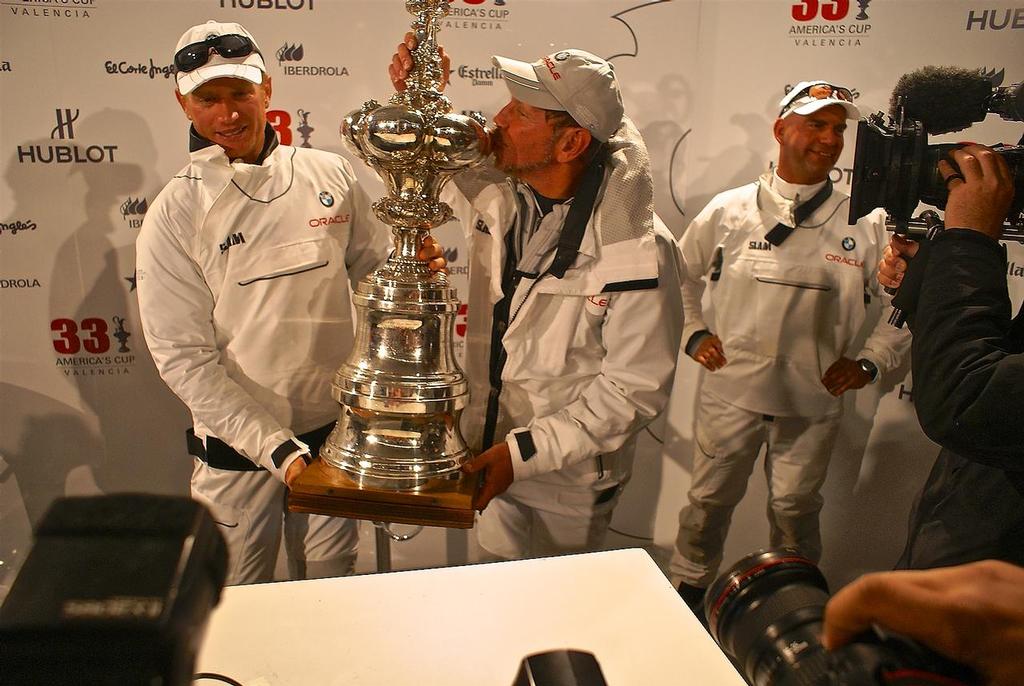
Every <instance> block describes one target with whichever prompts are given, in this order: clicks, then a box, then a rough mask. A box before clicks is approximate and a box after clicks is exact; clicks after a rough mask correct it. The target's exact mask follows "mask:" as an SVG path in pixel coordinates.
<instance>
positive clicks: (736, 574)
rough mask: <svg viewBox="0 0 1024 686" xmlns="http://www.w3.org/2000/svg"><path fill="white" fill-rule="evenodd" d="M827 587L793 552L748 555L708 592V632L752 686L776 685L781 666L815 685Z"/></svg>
mask: <svg viewBox="0 0 1024 686" xmlns="http://www.w3.org/2000/svg"><path fill="white" fill-rule="evenodd" d="M826 602H828V584H827V583H826V582H825V577H824V576H822V574H821V572H820V571H819V570H818V568H817V567H816V566H815V565H814V563H813V562H811V561H810V560H808V559H806V558H805V557H803V556H801V555H800V554H799V553H796V552H795V551H789V550H772V551H762V552H758V553H754V554H753V555H748V556H747V557H745V558H743V559H742V560H740V561H739V562H737V563H736V564H735V565H734V566H733V567H732V568H731V569H730V570H729V571H727V572H726V573H724V574H723V575H722V576H720V577H719V578H718V579H717V580H716V581H715V583H713V584H712V585H711V587H710V588H709V589H708V593H707V595H706V596H705V598H704V610H705V613H706V615H707V618H708V628H709V629H710V631H711V635H712V636H714V638H715V640H716V641H717V642H718V644H719V645H721V646H722V648H723V649H724V650H725V651H726V652H727V653H728V654H730V655H731V656H732V657H733V658H734V660H735V661H736V662H737V664H738V665H739V666H740V668H741V669H742V670H743V673H744V674H745V675H746V677H747V679H748V680H749V681H750V682H751V683H752V684H754V685H755V686H766V685H768V684H775V683H781V682H777V681H776V674H777V673H778V672H779V669H780V667H781V666H782V665H784V664H787V665H792V664H796V663H799V667H800V670H799V671H800V672H801V673H802V674H803V675H804V676H805V677H806V678H807V679H809V680H801V681H794V682H792V683H808V684H811V683H815V679H816V678H817V677H819V676H820V675H821V674H823V673H824V671H825V669H826V665H825V662H826V659H825V658H826V653H825V651H824V648H823V647H822V646H821V644H820V638H819V636H820V632H821V621H822V617H823V614H824V608H825V603H826Z"/></svg>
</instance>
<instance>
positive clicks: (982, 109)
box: [889, 67, 992, 135]
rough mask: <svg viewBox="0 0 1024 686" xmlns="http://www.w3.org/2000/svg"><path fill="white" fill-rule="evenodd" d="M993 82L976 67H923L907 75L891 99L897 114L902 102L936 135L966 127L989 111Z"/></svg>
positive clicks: (892, 112)
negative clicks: (975, 68) (972, 68)
mask: <svg viewBox="0 0 1024 686" xmlns="http://www.w3.org/2000/svg"><path fill="white" fill-rule="evenodd" d="M991 96H992V82H991V81H989V80H988V78H986V77H985V76H984V75H982V74H981V73H980V72H978V71H976V70H971V69H963V68H961V67H922V68H921V69H918V70H917V71H913V72H910V73H909V74H904V75H903V76H901V77H900V79H899V81H897V82H896V87H895V88H893V91H892V97H891V98H890V99H889V114H890V116H893V117H895V116H896V114H897V110H898V108H899V104H900V102H901V101H902V103H903V110H904V114H905V115H906V116H907V117H908V118H910V119H914V120H917V121H919V122H921V123H922V124H923V125H924V128H925V131H926V132H927V133H929V134H932V135H935V134H940V133H949V132H950V131H959V130H960V129H966V128H967V127H968V126H970V125H971V124H973V123H974V122H976V121H981V120H982V119H984V118H985V115H986V114H987V113H988V100H989V98H991Z"/></svg>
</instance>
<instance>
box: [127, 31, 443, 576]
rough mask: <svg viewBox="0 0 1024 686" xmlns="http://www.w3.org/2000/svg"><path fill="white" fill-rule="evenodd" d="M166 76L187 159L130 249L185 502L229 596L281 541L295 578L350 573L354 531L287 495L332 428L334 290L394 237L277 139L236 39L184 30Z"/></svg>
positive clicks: (338, 329)
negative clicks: (168, 404)
mask: <svg viewBox="0 0 1024 686" xmlns="http://www.w3.org/2000/svg"><path fill="white" fill-rule="evenodd" d="M175 66H176V67H177V70H178V71H177V76H176V82H177V92H176V96H177V99H178V102H179V104H180V105H181V108H182V110H183V111H184V112H185V114H186V116H187V117H188V119H189V120H191V122H192V126H191V129H190V132H189V133H190V136H189V138H190V153H191V155H190V157H191V159H190V161H189V163H188V165H186V166H185V168H184V169H182V170H181V172H179V173H178V174H176V175H175V176H174V177H173V179H171V181H170V183H168V184H167V186H166V187H165V188H164V189H163V191H161V193H160V194H159V195H158V196H157V198H156V200H155V201H154V202H153V205H152V207H151V208H150V210H149V211H148V212H147V214H146V218H145V221H144V222H143V226H142V230H141V232H140V234H139V238H138V242H137V246H136V248H137V273H138V293H139V307H140V312H141V315H142V324H143V330H144V332H145V335H146V342H147V344H148V345H149V349H150V351H151V352H152V355H153V360H154V361H155V362H156V365H157V368H158V370H159V372H160V375H161V377H162V378H163V379H164V381H165V382H166V383H167V385H168V386H169V387H170V388H171V390H172V391H174V393H175V394H177V396H178V397H179V398H181V400H182V401H183V402H184V403H185V405H186V406H187V407H188V409H189V411H190V413H191V415H192V421H193V428H192V430H191V431H190V432H189V451H190V452H191V453H192V455H194V456H195V461H194V470H193V475H192V483H191V491H192V496H193V497H194V498H196V499H197V500H199V501H201V502H203V503H205V504H206V505H207V506H209V507H210V509H211V511H212V512H213V515H214V517H215V519H216V520H217V522H218V524H220V529H221V532H222V533H223V534H224V535H225V538H226V540H227V542H228V549H229V552H230V567H229V575H228V583H229V584H236V583H251V582H258V581H270V580H271V579H272V578H273V573H274V567H275V563H276V560H277V554H278V549H279V546H280V541H281V536H282V531H283V534H284V539H285V550H286V552H287V556H288V563H289V564H288V567H289V574H290V576H291V577H292V578H313V577H321V576H336V575H341V574H346V573H350V572H351V571H352V569H353V565H354V562H355V556H356V544H357V533H356V528H355V525H354V523H353V522H351V521H349V520H345V519H339V518H333V517H326V516H321V515H305V514H297V513H291V512H287V509H286V507H285V499H286V484H287V483H291V482H292V481H293V480H294V479H295V478H296V477H297V476H298V474H299V473H300V472H301V471H302V469H304V467H305V465H306V464H307V463H308V461H309V460H310V459H311V456H312V455H315V454H316V453H317V451H318V449H319V446H320V445H321V444H322V443H323V441H324V440H325V439H326V437H327V434H328V433H329V432H330V430H331V428H332V426H333V423H334V421H335V420H336V419H337V418H338V415H339V406H338V404H337V403H336V402H335V401H334V400H333V399H332V397H331V393H330V384H331V379H332V378H333V375H334V372H335V370H336V369H337V368H338V366H339V365H340V364H341V362H342V361H343V360H344V359H345V358H346V356H347V353H348V351H349V348H350V346H351V343H352V332H353V326H352V321H351V305H350V301H349V294H348V284H349V282H352V283H355V282H356V281H358V280H359V279H361V278H362V277H363V276H365V275H366V274H368V273H369V272H370V271H372V270H373V269H375V268H376V267H378V266H379V265H380V264H381V263H382V262H383V261H384V259H385V258H386V257H387V255H388V253H389V247H390V242H389V236H390V232H389V231H388V230H387V228H386V227H384V226H383V225H382V224H380V223H379V222H378V221H377V220H376V219H375V218H374V217H373V216H372V213H371V211H370V203H369V199H368V198H367V195H366V193H365V192H364V191H363V189H362V188H361V187H360V186H359V183H358V181H357V180H356V177H355V175H354V174H353V172H352V169H351V167H350V166H349V165H348V163H347V162H346V161H345V160H344V159H342V158H341V157H339V156H337V155H334V154H331V153H326V152H322V151H319V150H313V149H305V148H293V147H290V146H285V145H281V144H280V143H279V141H278V139H277V135H276V133H275V132H274V130H273V129H272V128H271V127H270V126H269V125H268V124H267V121H266V110H267V107H268V105H269V103H270V95H271V81H270V77H269V76H268V75H267V73H266V65H265V63H264V61H263V58H262V56H261V55H260V52H259V47H258V46H257V44H256V41H255V40H254V39H253V37H252V35H251V34H250V33H249V32H248V31H246V30H245V29H244V28H243V27H242V26H240V25H238V24H231V23H228V24H225V23H217V22H212V21H211V22H207V23H206V24H200V25H198V26H194V27H192V28H191V29H189V30H188V31H186V32H185V34H184V35H182V37H181V39H180V40H179V42H178V46H177V48H176V53H175ZM439 252H440V251H439V248H438V247H437V246H431V247H430V248H426V249H424V250H423V251H421V257H424V256H430V257H434V256H436V255H437V254H439ZM440 266H441V265H440V264H439V263H435V264H432V268H439V267H440Z"/></svg>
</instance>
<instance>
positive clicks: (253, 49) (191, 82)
mask: <svg viewBox="0 0 1024 686" xmlns="http://www.w3.org/2000/svg"><path fill="white" fill-rule="evenodd" d="M228 36H238V37H240V40H235V41H233V42H232V43H231V44H230V45H220V44H218V41H217V39H218V38H219V37H228ZM204 43H205V45H204ZM193 45H194V46H195V48H194V49H193V50H192V51H191V54H188V55H182V50H183V49H184V48H186V47H188V46H193ZM233 52H237V53H239V54H238V56H231V55H232V53H233ZM224 53H227V54H228V56H225V54H224ZM204 56H205V58H206V59H205V61H201V60H202V58H203V57H204ZM189 57H191V58H193V59H198V60H200V65H201V66H198V67H196V68H194V69H192V70H191V71H184V70H183V69H182V67H181V65H180V63H181V62H182V61H185V62H187V61H188V59H189ZM174 66H175V68H176V69H177V70H178V71H177V73H176V74H175V79H176V80H177V82H178V92H179V93H181V94H182V95H188V94H189V93H191V92H192V90H193V89H194V88H196V87H198V86H201V85H202V84H204V83H206V82H207V81H211V80H213V79H220V78H234V79H245V80H246V81H251V82H252V83H255V84H257V85H258V84H261V83H263V75H264V74H266V72H267V65H266V64H265V63H264V62H263V56H262V55H260V48H259V45H257V44H256V39H255V38H253V37H252V34H251V33H249V32H248V31H246V30H245V27H244V26H242V25H241V24H235V23H223V22H217V21H213V20H212V19H211V20H210V21H208V22H206V23H205V24H198V25H196V26H193V27H192V28H190V29H189V30H188V31H186V32H185V33H183V34H182V35H181V38H179V39H178V45H177V46H176V47H175V48H174Z"/></svg>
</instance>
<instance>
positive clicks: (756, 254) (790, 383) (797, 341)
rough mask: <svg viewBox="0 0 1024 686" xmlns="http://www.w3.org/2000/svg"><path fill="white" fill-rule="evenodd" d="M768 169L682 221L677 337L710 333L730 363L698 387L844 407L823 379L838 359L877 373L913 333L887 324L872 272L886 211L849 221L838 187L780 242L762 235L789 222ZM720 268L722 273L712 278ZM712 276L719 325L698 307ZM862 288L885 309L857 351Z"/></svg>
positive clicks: (744, 400)
mask: <svg viewBox="0 0 1024 686" xmlns="http://www.w3.org/2000/svg"><path fill="white" fill-rule="evenodd" d="M770 181H771V172H769V173H767V174H765V175H762V177H761V178H760V179H759V180H758V181H756V182H754V183H751V184H747V185H745V186H741V187H739V188H734V189H731V190H728V191H725V192H723V193H720V194H718V195H717V196H715V197H714V198H713V199H712V200H711V202H710V203H709V204H708V206H707V207H705V208H704V209H703V210H702V211H701V212H700V214H698V215H697V217H696V218H695V219H694V220H693V221H692V222H691V223H690V226H689V227H688V228H687V229H686V232H685V233H684V234H683V237H682V239H680V246H681V248H682V253H683V261H684V264H685V265H686V269H687V276H686V279H685V280H684V283H683V307H684V310H685V318H686V324H685V327H684V330H683V344H684V345H686V344H687V342H689V341H690V338H691V336H693V334H695V333H697V332H699V331H701V330H709V331H711V332H712V333H714V334H716V335H717V336H718V337H719V338H720V339H721V340H722V347H723V349H724V352H725V357H726V359H727V360H728V363H727V364H726V365H725V366H724V367H723V368H721V369H719V370H717V371H715V372H713V373H709V374H707V375H706V376H705V378H704V384H705V385H704V390H706V391H708V392H711V393H713V394H715V395H717V396H718V397H720V398H722V399H723V400H725V401H727V402H730V403H732V404H734V405H737V406H738V407H742V408H744V409H746V410H749V411H751V412H758V413H763V414H770V415H776V416H783V417H785V416H802V417H815V416H822V415H826V414H833V413H836V412H839V411H840V410H841V402H842V401H841V398H836V397H834V396H833V395H831V394H830V393H829V392H828V391H827V390H826V389H825V387H824V385H822V383H821V377H822V376H823V375H824V373H825V371H826V370H827V369H828V368H829V367H830V366H831V365H832V363H834V362H835V361H836V360H838V359H839V358H840V357H842V356H846V357H849V358H852V359H859V358H865V359H868V360H870V361H871V362H873V363H874V364H875V365H876V366H877V367H878V370H879V372H880V373H881V372H883V371H885V370H888V369H892V368H893V367H896V366H898V365H899V363H900V361H901V360H902V358H903V356H904V355H905V354H906V351H907V349H908V348H909V346H910V333H909V332H908V331H907V330H906V328H903V329H897V328H896V327H894V326H891V325H890V324H889V323H888V321H887V320H888V314H889V312H890V311H891V305H890V303H889V300H890V299H889V298H888V296H884V293H883V291H882V289H881V287H880V286H879V285H878V281H877V279H876V278H875V270H876V268H877V266H878V262H879V260H880V259H881V257H882V250H883V249H884V248H885V245H886V243H887V242H888V240H887V238H886V236H885V226H884V221H883V216H882V213H881V211H878V212H874V213H872V214H870V215H867V216H865V217H863V218H861V219H860V220H859V221H858V222H857V223H856V224H854V225H850V224H849V223H848V221H847V220H848V213H849V202H848V201H849V197H848V196H847V195H845V194H843V193H841V192H839V191H833V192H832V195H831V196H830V197H829V198H828V200H826V201H825V202H824V204H822V206H821V207H819V208H818V209H817V210H816V211H815V212H814V213H813V214H812V215H811V216H810V217H809V218H808V219H807V220H805V221H804V223H803V225H801V226H800V227H798V228H797V229H796V230H795V231H793V233H792V234H791V235H790V236H789V237H788V238H787V239H786V240H785V241H783V243H782V244H781V245H778V246H774V245H771V244H770V243H768V241H766V240H765V234H766V233H767V232H768V231H770V230H771V229H772V228H774V227H775V225H776V224H778V223H779V222H782V223H784V224H786V225H788V226H793V225H794V219H793V211H794V209H795V207H796V204H795V203H794V202H793V201H791V200H787V199H786V198H784V197H783V196H781V195H780V194H778V193H777V192H776V191H775V189H773V188H772V187H771V183H770ZM716 274H717V276H716ZM705 277H706V278H709V279H712V281H711V306H712V309H713V312H714V321H713V323H712V322H709V321H708V320H707V319H706V318H705V316H704V313H703V312H702V309H701V297H702V294H703V292H704V287H705V283H704V278H705ZM868 296H873V297H877V298H883V303H884V306H883V308H882V317H881V318H880V320H879V321H878V322H877V324H876V325H875V327H874V329H873V330H872V331H871V334H870V335H869V336H868V338H867V340H866V341H865V343H864V345H863V347H862V348H861V349H860V351H855V350H852V349H851V346H852V345H853V344H854V341H855V339H856V338H857V337H858V334H859V333H860V331H861V328H862V326H863V325H864V321H865V314H866V311H867V307H866V299H867V297H868Z"/></svg>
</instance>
